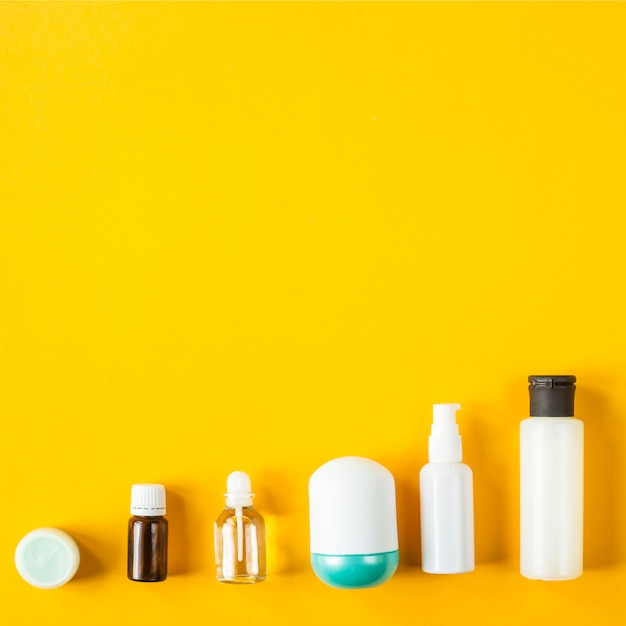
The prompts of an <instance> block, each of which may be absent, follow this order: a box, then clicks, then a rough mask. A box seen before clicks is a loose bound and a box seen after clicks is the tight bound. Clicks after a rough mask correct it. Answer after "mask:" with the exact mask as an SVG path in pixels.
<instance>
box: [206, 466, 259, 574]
mask: <svg viewBox="0 0 626 626" xmlns="http://www.w3.org/2000/svg"><path fill="white" fill-rule="evenodd" d="M226 484H227V491H228V493H226V494H224V495H225V496H226V508H225V509H224V510H223V511H222V513H221V514H220V516H219V517H218V518H217V520H215V564H216V569H217V579H218V580H219V581H220V582H223V583H260V582H262V581H264V580H265V577H266V576H267V571H266V563H265V524H264V522H263V516H262V515H261V514H260V513H259V512H258V511H257V510H256V509H255V508H254V507H253V506H252V498H254V494H253V493H252V492H251V486H250V478H249V477H248V475H247V474H246V473H245V472H233V473H232V474H230V475H229V476H228V479H227V482H226Z"/></svg>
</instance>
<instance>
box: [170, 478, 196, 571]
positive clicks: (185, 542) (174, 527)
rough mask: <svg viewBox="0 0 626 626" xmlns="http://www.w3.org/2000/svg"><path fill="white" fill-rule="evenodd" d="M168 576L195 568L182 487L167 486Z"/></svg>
mask: <svg viewBox="0 0 626 626" xmlns="http://www.w3.org/2000/svg"><path fill="white" fill-rule="evenodd" d="M167 520H168V568H167V569H168V576H181V575H183V574H188V573H190V572H191V571H193V570H195V569H197V568H196V567H195V565H194V564H193V563H192V562H191V558H190V545H191V542H190V537H189V533H190V528H189V520H188V515H187V508H186V504H185V497H184V489H183V488H182V487H177V486H172V485H169V484H168V487H167Z"/></svg>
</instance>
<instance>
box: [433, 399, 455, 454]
mask: <svg viewBox="0 0 626 626" xmlns="http://www.w3.org/2000/svg"><path fill="white" fill-rule="evenodd" d="M460 408H461V405H460V404H433V425H432V428H431V431H430V437H429V438H428V460H429V462H430V463H460V462H461V460H462V450H461V436H460V435H459V427H458V425H457V423H456V412H457V411H458V410H459V409H460Z"/></svg>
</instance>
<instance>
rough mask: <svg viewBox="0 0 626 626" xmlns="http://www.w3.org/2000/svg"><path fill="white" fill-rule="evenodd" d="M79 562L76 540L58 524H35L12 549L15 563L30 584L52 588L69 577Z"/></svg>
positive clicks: (58, 585)
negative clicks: (38, 526) (42, 525)
mask: <svg viewBox="0 0 626 626" xmlns="http://www.w3.org/2000/svg"><path fill="white" fill-rule="evenodd" d="M79 563H80V552H79V550H78V546H77V545H76V542H75V541H74V540H73V539H72V537H70V536H69V535H68V534H67V533H66V532H63V531H62V530H59V529H58V528H38V529H37V530H33V531H32V532H30V533H28V534H27V535H26V536H25V537H23V538H22V540H21V541H20V542H19V543H18V544H17V548H16V549H15V567H17V571H18V572H19V574H20V576H21V577H22V578H23V579H24V580H25V581H26V582H27V583H29V584H31V585H33V587H38V588H39V589H54V588H55V587H60V586H61V585H64V584H65V583H66V582H68V581H70V580H71V579H72V577H73V576H74V574H75V573H76V570H77V569H78V565H79Z"/></svg>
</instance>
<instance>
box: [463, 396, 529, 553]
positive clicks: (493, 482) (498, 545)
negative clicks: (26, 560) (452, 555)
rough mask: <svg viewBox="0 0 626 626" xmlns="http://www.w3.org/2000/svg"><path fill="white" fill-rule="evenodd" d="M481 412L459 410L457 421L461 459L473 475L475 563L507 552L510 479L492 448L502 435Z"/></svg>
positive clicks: (495, 448)
mask: <svg viewBox="0 0 626 626" xmlns="http://www.w3.org/2000/svg"><path fill="white" fill-rule="evenodd" d="M481 412H482V411H481V410H480V408H479V407H475V408H472V409H470V410H469V411H467V412H466V414H465V415H463V414H462V420H461V424H460V429H461V435H462V436H463V459H464V461H465V462H466V463H467V464H468V465H469V466H470V468H471V469H472V473H473V475H474V480H473V483H474V537H475V542H474V549H475V559H476V563H477V564H479V563H495V562H501V561H506V560H507V559H508V558H509V556H510V555H509V550H508V546H509V541H508V538H507V528H508V526H509V516H510V511H509V509H508V503H509V498H510V492H511V482H512V477H511V476H510V475H509V473H508V471H507V467H506V466H505V465H504V464H503V463H501V462H499V460H498V458H497V457H496V455H494V454H493V452H492V451H493V450H500V449H502V447H503V445H502V444H503V441H502V440H503V437H504V436H503V434H502V433H499V432H497V431H496V430H494V428H493V422H489V423H487V421H486V420H483V419H482V418H481V417H480V415H481ZM515 432H516V433H517V430H516V431H515ZM512 439H513V437H512ZM512 443H513V442H512V441H511V442H510V444H511V445H512ZM507 494H509V495H507Z"/></svg>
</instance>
